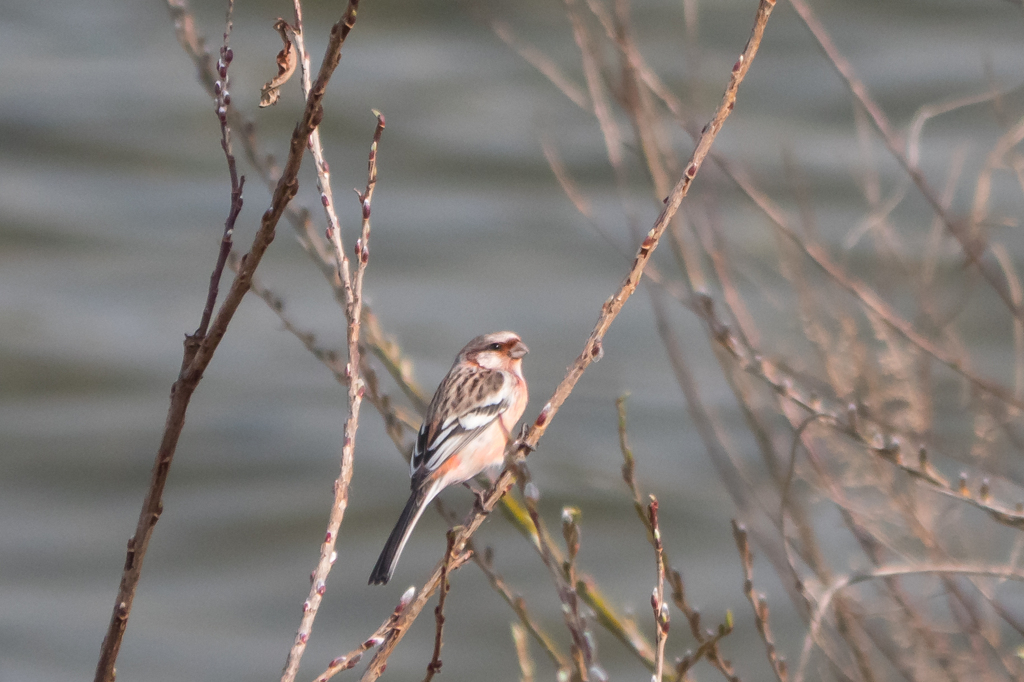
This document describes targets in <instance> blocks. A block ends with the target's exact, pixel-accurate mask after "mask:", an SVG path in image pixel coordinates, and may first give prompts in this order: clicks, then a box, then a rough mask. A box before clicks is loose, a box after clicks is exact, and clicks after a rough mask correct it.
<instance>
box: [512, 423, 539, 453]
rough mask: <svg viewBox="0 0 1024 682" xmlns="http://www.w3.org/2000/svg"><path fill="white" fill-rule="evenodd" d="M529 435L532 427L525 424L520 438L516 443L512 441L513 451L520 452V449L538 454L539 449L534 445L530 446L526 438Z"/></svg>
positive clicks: (520, 431)
mask: <svg viewBox="0 0 1024 682" xmlns="http://www.w3.org/2000/svg"><path fill="white" fill-rule="evenodd" d="M529 433H530V427H529V426H527V425H526V424H523V426H522V427H521V428H520V429H519V436H518V437H517V438H516V439H515V440H514V441H512V449H513V450H519V449H520V448H522V449H523V450H526V451H527V452H536V451H537V448H536V447H534V446H533V445H530V444H529V443H528V442H527V440H526V436H527V435H528V434H529Z"/></svg>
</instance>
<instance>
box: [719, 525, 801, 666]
mask: <svg viewBox="0 0 1024 682" xmlns="http://www.w3.org/2000/svg"><path fill="white" fill-rule="evenodd" d="M732 535H733V538H734V539H735V540H736V548H737V549H738V550H739V552H740V563H742V564H743V594H745V595H746V597H747V601H749V602H750V605H751V606H752V607H753V609H754V623H755V625H757V634H759V635H760V636H761V640H762V641H763V642H764V646H765V650H766V653H767V655H768V662H769V663H771V666H772V671H773V672H774V673H775V677H776V678H777V679H778V680H779V682H787V680H788V679H789V672H788V670H787V668H786V661H785V660H784V659H783V658H782V657H781V656H779V652H778V649H777V648H776V647H775V638H774V637H773V636H772V628H771V623H770V622H769V620H768V616H769V613H768V600H767V599H765V597H764V595H763V594H757V595H755V594H754V557H753V555H752V554H751V552H750V543H749V542H748V540H747V529H746V528H744V527H743V525H742V524H739V523H736V521H735V520H734V521H733V522H732Z"/></svg>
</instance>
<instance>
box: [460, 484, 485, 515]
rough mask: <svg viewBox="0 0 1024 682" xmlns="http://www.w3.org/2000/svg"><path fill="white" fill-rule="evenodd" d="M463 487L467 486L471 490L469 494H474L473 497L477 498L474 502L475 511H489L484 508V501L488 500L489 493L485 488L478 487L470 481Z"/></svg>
mask: <svg viewBox="0 0 1024 682" xmlns="http://www.w3.org/2000/svg"><path fill="white" fill-rule="evenodd" d="M462 485H464V486H466V488H467V489H469V492H471V493H473V497H475V498H476V501H475V502H473V509H474V511H480V512H482V511H487V510H486V509H485V508H484V501H485V500H486V499H487V491H486V490H484V489H483V488H478V487H476V486H475V485H473V484H472V482H470V481H465V482H464V483H463V484H462Z"/></svg>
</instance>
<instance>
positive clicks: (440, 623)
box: [423, 531, 455, 682]
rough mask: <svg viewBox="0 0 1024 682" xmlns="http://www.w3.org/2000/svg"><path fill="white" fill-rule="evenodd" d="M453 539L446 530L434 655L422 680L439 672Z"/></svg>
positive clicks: (428, 679) (453, 534) (450, 533)
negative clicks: (446, 540)
mask: <svg viewBox="0 0 1024 682" xmlns="http://www.w3.org/2000/svg"><path fill="white" fill-rule="evenodd" d="M454 541H455V533H454V531H448V550H447V551H446V552H445V554H444V564H442V566H441V592H440V594H438V596H437V607H436V608H434V621H435V623H436V626H437V629H436V631H435V632H434V655H433V656H431V657H430V663H428V664H427V674H426V676H425V677H424V678H423V682H430V681H431V680H432V679H434V675H436V674H437V673H439V672H441V647H442V646H443V644H444V600H445V597H447V596H448V590H450V589H451V585H450V584H449V582H448V571H449V570H450V568H451V563H452V558H453V557H452V544H453V543H454Z"/></svg>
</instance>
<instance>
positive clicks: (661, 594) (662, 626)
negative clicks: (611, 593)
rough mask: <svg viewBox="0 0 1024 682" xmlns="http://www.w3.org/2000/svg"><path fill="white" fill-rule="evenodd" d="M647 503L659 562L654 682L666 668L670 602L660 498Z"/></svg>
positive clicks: (654, 606) (654, 596) (653, 598)
mask: <svg viewBox="0 0 1024 682" xmlns="http://www.w3.org/2000/svg"><path fill="white" fill-rule="evenodd" d="M650 497H651V502H650V504H649V505H647V516H648V518H649V519H650V524H651V537H652V539H653V542H654V560H655V562H656V563H657V582H656V583H655V584H654V593H653V594H651V608H652V609H654V639H655V641H656V642H657V653H656V654H655V658H654V677H653V678H652V679H653V680H654V682H661V676H662V674H663V673H664V670H665V643H666V642H667V641H668V629H669V622H670V616H669V611H668V603H667V602H666V601H665V555H664V552H663V551H662V546H661V528H659V526H658V499H657V498H656V497H654V495H651V496H650Z"/></svg>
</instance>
